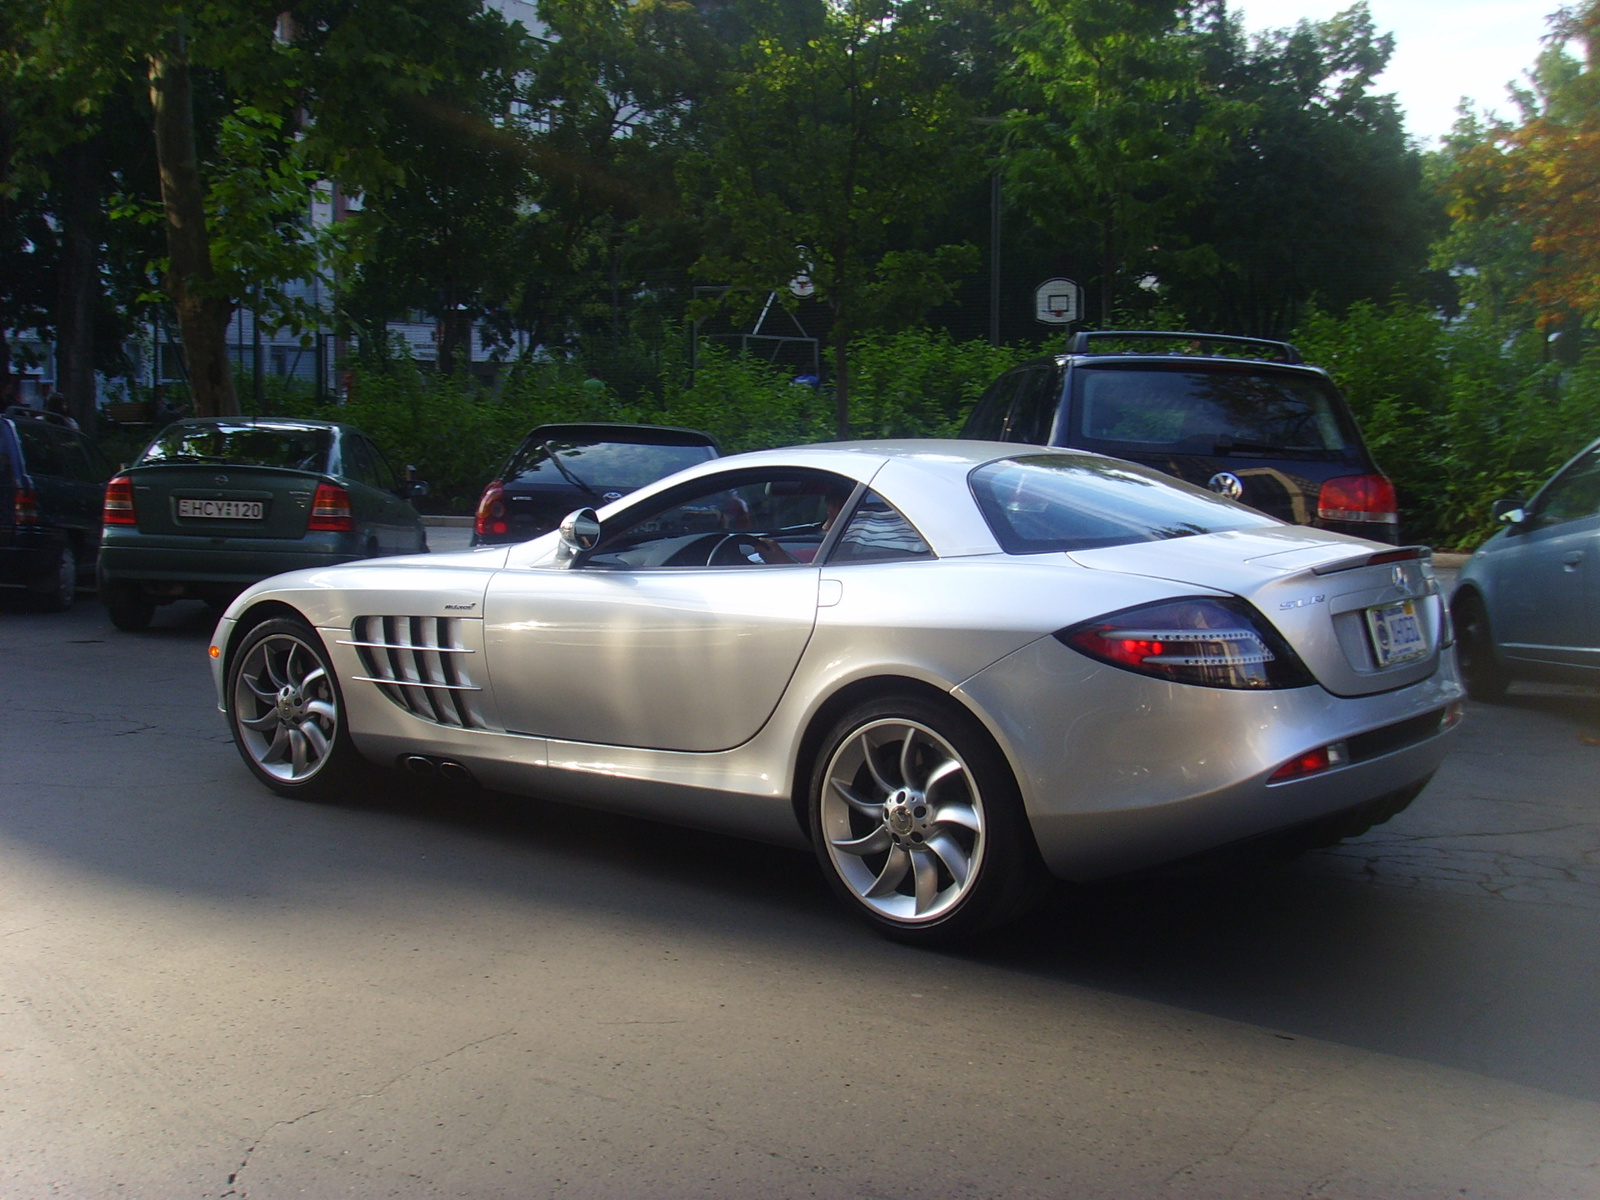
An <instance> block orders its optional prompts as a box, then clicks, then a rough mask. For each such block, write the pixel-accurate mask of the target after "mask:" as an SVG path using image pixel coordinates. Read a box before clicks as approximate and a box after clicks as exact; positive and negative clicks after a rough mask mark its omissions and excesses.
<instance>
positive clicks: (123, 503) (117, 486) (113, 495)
mask: <svg viewBox="0 0 1600 1200" xmlns="http://www.w3.org/2000/svg"><path fill="white" fill-rule="evenodd" d="M100 520H101V521H103V522H104V523H105V524H107V525H137V524H138V523H139V518H138V517H137V516H135V515H134V511H133V480H131V479H129V478H128V477H127V476H126V475H118V476H117V477H116V478H115V479H113V480H112V481H111V482H110V483H108V484H106V499H105V504H104V506H103V507H102V508H101V509H100Z"/></svg>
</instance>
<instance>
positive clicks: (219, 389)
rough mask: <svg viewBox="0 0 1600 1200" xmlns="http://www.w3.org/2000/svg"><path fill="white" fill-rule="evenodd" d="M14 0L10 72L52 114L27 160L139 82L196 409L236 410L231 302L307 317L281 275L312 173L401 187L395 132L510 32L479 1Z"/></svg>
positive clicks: (72, 138) (88, 125)
mask: <svg viewBox="0 0 1600 1200" xmlns="http://www.w3.org/2000/svg"><path fill="white" fill-rule="evenodd" d="M23 2H24V3H25V4H26V5H27V11H26V13H25V19H24V20H21V21H19V22H18V24H17V30H18V36H17V37H16V39H15V41H16V43H17V44H18V47H19V49H18V51H17V53H16V55H15V63H16V70H15V71H14V72H13V76H14V78H15V79H16V80H17V81H20V83H21V85H22V90H23V91H24V92H25V93H27V94H30V95H35V96H37V97H41V98H42V99H40V100H39V101H38V102H37V103H36V105H35V107H36V109H37V110H38V111H40V112H42V113H46V114H47V115H49V116H50V118H51V119H50V120H49V121H39V122H34V123H33V126H32V127H33V128H34V129H35V130H36V132H35V135H34V138H33V140H34V142H35V143H36V146H35V147H34V153H35V157H41V156H43V155H44V154H45V153H55V152H56V151H57V150H58V149H59V148H60V147H61V146H66V145H71V144H73V143H75V142H77V141H81V140H82V139H83V138H84V137H86V136H88V135H89V134H90V133H92V131H93V129H94V128H95V127H96V124H97V122H99V121H100V120H101V119H102V117H103V114H104V111H105V109H106V107H107V105H109V104H112V103H114V102H116V100H118V99H119V93H118V91H117V81H118V79H119V77H120V76H121V75H123V74H125V73H126V71H127V70H128V69H129V68H130V66H132V65H135V64H136V65H137V67H138V69H139V70H140V71H141V73H142V74H143V76H144V77H145V79H146V81H147V86H148V92H147V95H148V103H149V110H148V111H149V114H150V128H151V131H152V134H153V142H154V146H155V151H156V159H157V163H158V167H159V181H160V182H159V193H160V209H159V218H158V219H159V222H160V224H161V227H162V228H163V229H164V232H165V241H166V249H167V255H166V260H165V263H164V285H165V290H166V292H167V295H168V296H169V298H170V299H171V301H172V303H173V307H174V309H175V311H176V314H177V319H178V327H179V333H180V336H181V338H182V341H183V346H184V354H185V358H186V359H187V362H188V368H189V372H188V373H189V383H190V387H191V390H192V394H193V398H194V402H195V408H196V411H197V412H200V413H207V414H214V413H227V412H235V411H237V409H238V402H237V398H236V397H235V395H234V393H233V373H232V370H231V367H230V364H229V360H228V354H227V345H226V341H225V336H226V327H227V324H228V321H229V319H230V317H231V314H232V312H233V310H234V307H235V305H236V303H237V302H238V300H239V299H240V298H242V297H245V296H248V297H250V298H251V300H252V302H253V304H254V306H255V307H256V308H257V310H258V316H261V315H265V316H266V317H267V318H268V319H277V320H278V321H280V322H281V323H282V324H287V325H290V326H291V327H292V326H294V325H296V324H297V323H298V322H299V321H300V320H301V319H302V318H304V317H306V316H307V315H308V314H306V313H305V312H304V311H303V308H302V307H301V306H299V305H297V304H296V303H295V302H294V300H293V297H292V296H291V294H290V291H289V289H287V288H286V287H285V286H284V285H286V284H288V283H290V282H291V281H294V280H297V279H302V278H305V277H306V276H307V274H308V273H309V272H310V271H312V270H313V269H314V267H315V264H316V262H317V261H318V258H319V252H318V249H317V247H315V246H314V245H313V244H312V243H311V240H310V235H311V231H310V229H309V210H310V203H309V202H310V191H309V189H310V186H311V184H312V183H313V182H314V181H316V180H317V179H330V180H334V181H336V182H338V183H342V184H344V185H345V186H346V187H347V188H349V189H353V190H372V191H375V192H381V191H382V190H383V189H384V188H386V187H387V188H393V187H400V186H403V185H404V183H405V179H406V175H407V166H408V165H414V164H415V162H416V161H417V160H418V159H419V158H420V157H421V156H419V155H417V154H416V152H415V150H414V149H412V150H411V154H412V163H411V164H408V163H406V162H405V161H400V160H397V154H402V156H403V152H404V151H405V150H406V149H407V148H406V145H405V141H406V139H405V137H404V136H398V137H397V136H396V130H397V128H398V129H402V131H403V128H404V127H405V126H406V124H407V122H408V121H409V120H411V119H412V116H414V114H415V112H416V111H417V110H418V109H419V108H425V107H427V105H428V104H429V102H430V97H432V96H434V95H436V94H437V95H439V96H441V97H444V99H443V100H442V102H441V103H440V104H438V105H437V106H436V108H437V110H438V112H439V113H442V114H443V116H444V117H445V118H448V116H449V115H450V110H451V103H450V100H449V98H448V97H449V93H450V90H451V89H452V88H453V87H460V86H461V85H463V84H464V83H465V82H467V81H469V80H470V81H473V82H477V81H478V79H479V76H480V70H479V68H480V66H481V63H480V62H479V61H477V60H474V59H473V58H472V56H471V54H470V53H466V52H470V51H471V50H473V49H475V48H476V47H477V46H478V45H480V44H481V43H482V42H484V41H485V40H487V41H490V42H495V41H496V40H497V39H498V41H499V42H501V43H503V42H504V41H505V40H506V39H507V38H508V37H509V31H508V30H507V27H506V25H505V23H504V21H503V20H501V19H500V18H499V17H498V15H495V14H492V13H485V12H483V11H482V8H481V5H480V3H479V2H478V0H387V2H386V3H384V4H372V3H365V4H363V3H359V2H357V3H351V2H348V0H299V2H297V3H293V4H291V5H267V6H262V5H260V4H258V3H255V2H254V0H203V2H202V0H23ZM464 51H466V52H464ZM202 99H203V100H205V101H206V103H205V104H204V105H201V104H200V103H199V102H200V101H201V100H202ZM408 114H409V115H408ZM449 126H450V121H449V120H448V119H440V120H436V121H435V122H434V127H435V130H436V131H438V130H441V129H448V133H447V134H445V135H444V136H450V137H453V136H457V135H458V132H459V131H458V130H455V129H449ZM125 207H126V209H127V210H128V211H130V212H137V211H138V208H139V206H138V204H137V203H131V204H128V205H126V206H125Z"/></svg>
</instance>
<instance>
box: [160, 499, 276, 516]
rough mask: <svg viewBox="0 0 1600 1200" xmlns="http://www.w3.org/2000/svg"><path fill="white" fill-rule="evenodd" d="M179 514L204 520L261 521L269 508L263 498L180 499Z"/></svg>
mask: <svg viewBox="0 0 1600 1200" xmlns="http://www.w3.org/2000/svg"><path fill="white" fill-rule="evenodd" d="M178 515H179V516H180V517H198V518H200V519H201V520H203V521H259V520H261V519H262V518H263V517H264V516H266V515H267V508H266V504H265V502H264V501H261V500H179V501H178Z"/></svg>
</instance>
